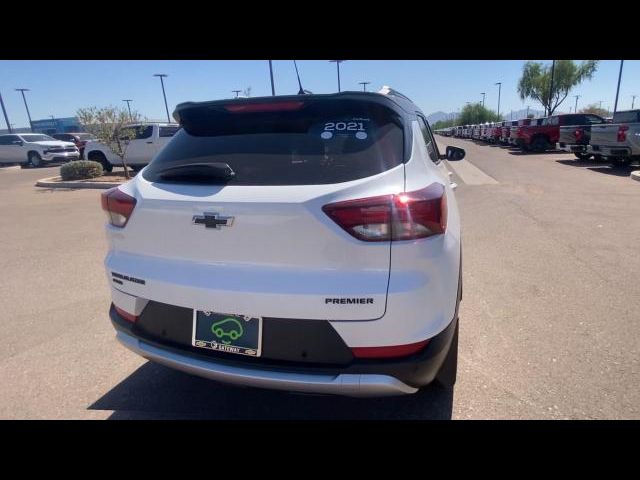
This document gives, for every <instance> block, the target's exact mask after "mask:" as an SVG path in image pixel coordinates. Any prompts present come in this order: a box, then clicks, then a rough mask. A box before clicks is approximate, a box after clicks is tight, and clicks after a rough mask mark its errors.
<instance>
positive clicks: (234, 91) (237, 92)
mask: <svg viewBox="0 0 640 480" xmlns="http://www.w3.org/2000/svg"><path fill="white" fill-rule="evenodd" d="M231 91H232V92H233V93H235V94H236V98H238V94H239V93H240V92H241V91H242V90H231Z"/></svg>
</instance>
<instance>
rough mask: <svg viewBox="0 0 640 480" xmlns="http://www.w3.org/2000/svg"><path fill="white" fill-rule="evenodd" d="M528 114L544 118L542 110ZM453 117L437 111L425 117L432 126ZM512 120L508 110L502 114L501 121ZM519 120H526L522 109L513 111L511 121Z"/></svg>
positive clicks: (525, 114)
mask: <svg viewBox="0 0 640 480" xmlns="http://www.w3.org/2000/svg"><path fill="white" fill-rule="evenodd" d="M557 113H563V112H559V111H558V112H557ZM529 114H533V115H534V116H535V118H539V117H544V110H536V109H533V108H530V109H529ZM454 115H455V112H449V113H446V112H442V111H437V112H434V113H432V114H430V115H427V121H428V122H429V125H433V124H434V123H436V122H440V121H442V120H447V119H450V118H452V117H453V116H454ZM511 118H512V113H511V110H509V111H508V112H502V119H503V120H511ZM521 118H527V109H526V108H523V109H521V110H514V111H513V120H520V119H521Z"/></svg>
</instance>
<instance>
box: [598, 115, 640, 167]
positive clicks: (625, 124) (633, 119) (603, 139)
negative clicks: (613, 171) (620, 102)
mask: <svg viewBox="0 0 640 480" xmlns="http://www.w3.org/2000/svg"><path fill="white" fill-rule="evenodd" d="M588 152H589V153H591V154H593V155H601V156H602V157H603V158H606V159H607V160H609V161H615V162H620V163H622V164H627V165H629V164H638V163H639V162H640V110H624V111H618V112H616V113H614V114H613V121H612V122H611V123H607V124H605V125H594V126H593V127H591V140H590V142H589V148H588Z"/></svg>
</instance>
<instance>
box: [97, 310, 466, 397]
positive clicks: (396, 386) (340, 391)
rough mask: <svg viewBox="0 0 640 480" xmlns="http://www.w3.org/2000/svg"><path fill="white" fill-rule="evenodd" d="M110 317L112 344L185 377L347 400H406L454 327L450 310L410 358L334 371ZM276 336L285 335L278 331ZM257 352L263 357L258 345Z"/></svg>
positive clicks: (431, 369) (436, 365)
mask: <svg viewBox="0 0 640 480" xmlns="http://www.w3.org/2000/svg"><path fill="white" fill-rule="evenodd" d="M110 317H111V321H112V324H113V326H114V328H115V329H116V332H117V334H116V338H117V340H118V341H119V342H120V343H121V344H122V345H124V346H125V347H126V348H128V349H129V350H131V351H133V352H134V353H137V354H138V355H140V356H142V357H144V358H146V359H148V360H151V361H154V362H157V363H160V364H162V365H165V366H167V367H170V368H174V369H176V370H180V371H183V372H185V373H189V374H192V375H197V376H200V377H204V378H208V379H211V380H215V381H219V382H224V383H229V384H234V385H241V386H249V387H258V388H268V389H275V390H286V391H293V392H303V393H317V394H335V395H345V396H352V397H377V396H390V395H403V394H411V393H415V392H416V391H417V390H418V388H420V387H422V386H424V385H427V384H429V383H431V382H432V381H433V380H434V378H435V376H436V374H437V372H438V371H439V370H440V367H441V366H442V364H443V362H444V359H445V358H446V355H447V353H448V352H449V348H450V347H451V341H452V339H453V333H454V331H455V327H456V324H457V321H458V320H457V309H456V317H455V319H454V320H453V321H452V322H451V323H450V324H449V326H447V328H445V329H444V331H442V332H441V333H439V334H438V335H436V336H435V337H433V338H432V339H431V340H430V341H429V343H428V344H427V346H426V347H425V348H424V349H423V350H422V351H421V352H419V353H417V354H415V355H411V356H409V357H405V358H400V359H388V360H364V359H354V358H350V359H346V360H344V361H340V364H339V365H336V364H329V363H322V362H315V363H305V362H300V361H289V360H279V359H277V358H262V357H261V358H253V357H245V356H241V355H232V354H227V353H223V352H211V351H208V350H203V349H199V348H196V347H193V346H191V345H190V344H187V343H186V342H182V343H180V342H176V341H164V339H163V338H159V336H157V335H149V334H148V333H146V332H143V331H142V330H140V329H139V328H138V327H137V326H136V324H132V323H130V322H128V321H126V320H124V319H123V318H122V317H120V315H119V314H118V313H117V312H116V310H115V308H114V307H113V306H112V307H111V310H110ZM300 322H305V320H300V321H299V323H300ZM312 322H314V323H316V322H317V321H312ZM162 330H166V329H165V328H164V327H163V328H162ZM282 334H283V335H286V333H285V332H284V331H283V332H282ZM293 335H294V338H287V339H285V340H287V341H290V342H288V343H298V338H302V337H297V338H295V333H294V334H293ZM281 336H282V335H281ZM301 341H303V340H301ZM263 349H264V350H265V351H266V348H264V344H263ZM335 358H336V357H335V356H334V360H335Z"/></svg>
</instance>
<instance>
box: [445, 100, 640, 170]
mask: <svg viewBox="0 0 640 480" xmlns="http://www.w3.org/2000/svg"><path fill="white" fill-rule="evenodd" d="M436 133H437V134H440V135H444V136H446V137H458V138H469V139H474V140H479V141H484V142H487V143H494V144H502V145H512V146H515V147H518V148H520V149H522V150H524V151H532V152H545V151H547V150H552V149H558V150H564V151H566V152H571V153H573V154H574V155H575V156H576V158H578V159H579V160H587V159H589V158H591V157H594V158H595V159H596V160H600V159H605V160H608V161H618V162H622V163H625V164H628V163H631V162H632V161H637V160H640V110H626V111H620V112H616V113H615V114H614V116H613V119H612V120H608V119H605V118H602V117H600V116H598V115H594V114H590V113H577V114H576V113H574V114H561V115H552V116H549V117H544V118H525V119H521V120H513V121H502V122H487V123H483V124H479V125H458V126H455V127H449V128H444V129H440V130H436Z"/></svg>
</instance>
